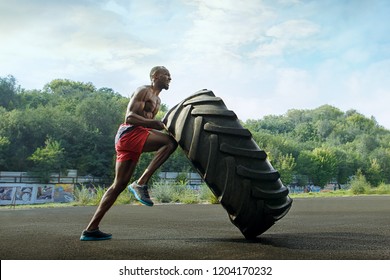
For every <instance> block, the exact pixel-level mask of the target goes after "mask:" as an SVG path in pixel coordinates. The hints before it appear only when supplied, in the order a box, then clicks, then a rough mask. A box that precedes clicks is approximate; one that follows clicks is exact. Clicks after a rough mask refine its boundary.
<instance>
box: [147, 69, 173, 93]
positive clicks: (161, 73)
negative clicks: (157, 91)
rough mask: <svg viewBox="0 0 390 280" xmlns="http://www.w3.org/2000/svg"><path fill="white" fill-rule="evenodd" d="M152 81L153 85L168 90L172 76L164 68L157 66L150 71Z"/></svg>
mask: <svg viewBox="0 0 390 280" xmlns="http://www.w3.org/2000/svg"><path fill="white" fill-rule="evenodd" d="M150 81H151V82H152V85H155V86H159V87H161V88H163V89H168V88H169V83H170V81H171V74H170V73H169V71H168V69H167V68H165V67H164V66H155V67H153V68H152V70H150Z"/></svg>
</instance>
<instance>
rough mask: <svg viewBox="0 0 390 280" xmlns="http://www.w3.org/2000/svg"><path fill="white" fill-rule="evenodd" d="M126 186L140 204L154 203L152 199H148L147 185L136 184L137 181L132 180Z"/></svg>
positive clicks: (151, 204)
mask: <svg viewBox="0 0 390 280" xmlns="http://www.w3.org/2000/svg"><path fill="white" fill-rule="evenodd" d="M127 188H128V189H129V191H131V192H132V193H133V194H134V196H135V198H136V199H137V200H138V201H139V202H141V203H142V204H144V205H146V206H153V205H154V203H153V201H152V200H151V199H150V196H149V192H148V186H147V185H143V186H140V185H138V184H137V182H133V183H132V184H130V185H129V186H128V187H127Z"/></svg>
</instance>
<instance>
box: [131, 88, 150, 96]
mask: <svg viewBox="0 0 390 280" xmlns="http://www.w3.org/2000/svg"><path fill="white" fill-rule="evenodd" d="M150 89H151V86H148V85H145V86H140V87H138V88H137V89H136V90H135V91H134V92H133V94H132V95H131V97H132V98H133V97H136V96H141V95H145V94H146V93H147V92H148V91H149V90H150Z"/></svg>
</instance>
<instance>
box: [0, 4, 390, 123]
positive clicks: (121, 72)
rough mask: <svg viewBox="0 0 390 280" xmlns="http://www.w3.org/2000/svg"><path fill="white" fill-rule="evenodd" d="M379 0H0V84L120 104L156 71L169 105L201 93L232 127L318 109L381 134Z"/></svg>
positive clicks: (386, 8)
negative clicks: (86, 85) (65, 82)
mask: <svg viewBox="0 0 390 280" xmlns="http://www.w3.org/2000/svg"><path fill="white" fill-rule="evenodd" d="M389 15H390V1H388V0H344V1H343V0H321V1H306V0H242V1H237V0H208V1H206V0H171V1H168V0H158V1H157V0H142V1H141V0H66V1H65V0H58V1H55V0H13V1H9V0H0V77H6V76H8V75H12V76H14V77H15V78H16V80H17V82H18V84H19V85H20V86H21V87H22V88H25V89H42V88H43V87H44V85H45V84H47V83H49V82H50V81H52V80H53V79H58V78H60V79H70V80H74V81H80V82H91V83H93V84H94V85H95V86H96V87H97V88H101V87H108V88H112V89H113V90H114V91H116V92H118V93H120V94H121V95H123V96H125V97H129V95H130V94H131V93H132V92H133V91H134V90H135V89H136V88H137V87H139V86H141V85H145V84H149V83H150V80H149V71H150V69H151V68H152V67H153V66H156V65H164V66H166V67H167V68H168V69H169V71H170V72H171V75H172V82H171V86H170V89H169V90H168V91H164V92H162V93H161V95H160V97H161V99H162V102H163V103H165V104H166V105H167V106H168V107H169V108H171V107H173V106H174V105H176V104H177V103H179V102H181V101H182V100H183V99H184V98H186V97H188V96H190V95H192V94H193V93H195V92H196V91H198V90H200V89H209V90H212V91H213V92H214V94H215V95H216V96H219V97H221V98H222V99H223V101H224V102H225V104H226V106H227V107H228V109H230V110H233V111H234V112H235V113H236V114H237V116H238V118H239V119H241V120H243V121H245V120H248V119H261V118H262V117H264V116H266V115H283V114H285V113H287V111H288V110H290V109H315V108H318V107H319V106H322V105H325V104H328V105H331V106H334V107H337V108H339V109H340V110H342V111H344V112H345V111H347V110H350V109H354V110H356V111H358V112H359V113H361V114H363V115H365V116H366V117H369V118H370V117H374V118H375V119H376V121H377V122H378V124H379V125H381V126H383V127H385V128H387V129H390V113H389V109H388V107H389V106H390V17H389Z"/></svg>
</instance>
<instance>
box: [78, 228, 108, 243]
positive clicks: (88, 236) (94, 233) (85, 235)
mask: <svg viewBox="0 0 390 280" xmlns="http://www.w3.org/2000/svg"><path fill="white" fill-rule="evenodd" d="M111 238H112V234H111V233H104V232H102V231H100V230H99V228H97V229H95V230H91V231H89V230H84V231H83V232H82V234H81V236H80V240H81V241H100V240H108V239H111Z"/></svg>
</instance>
